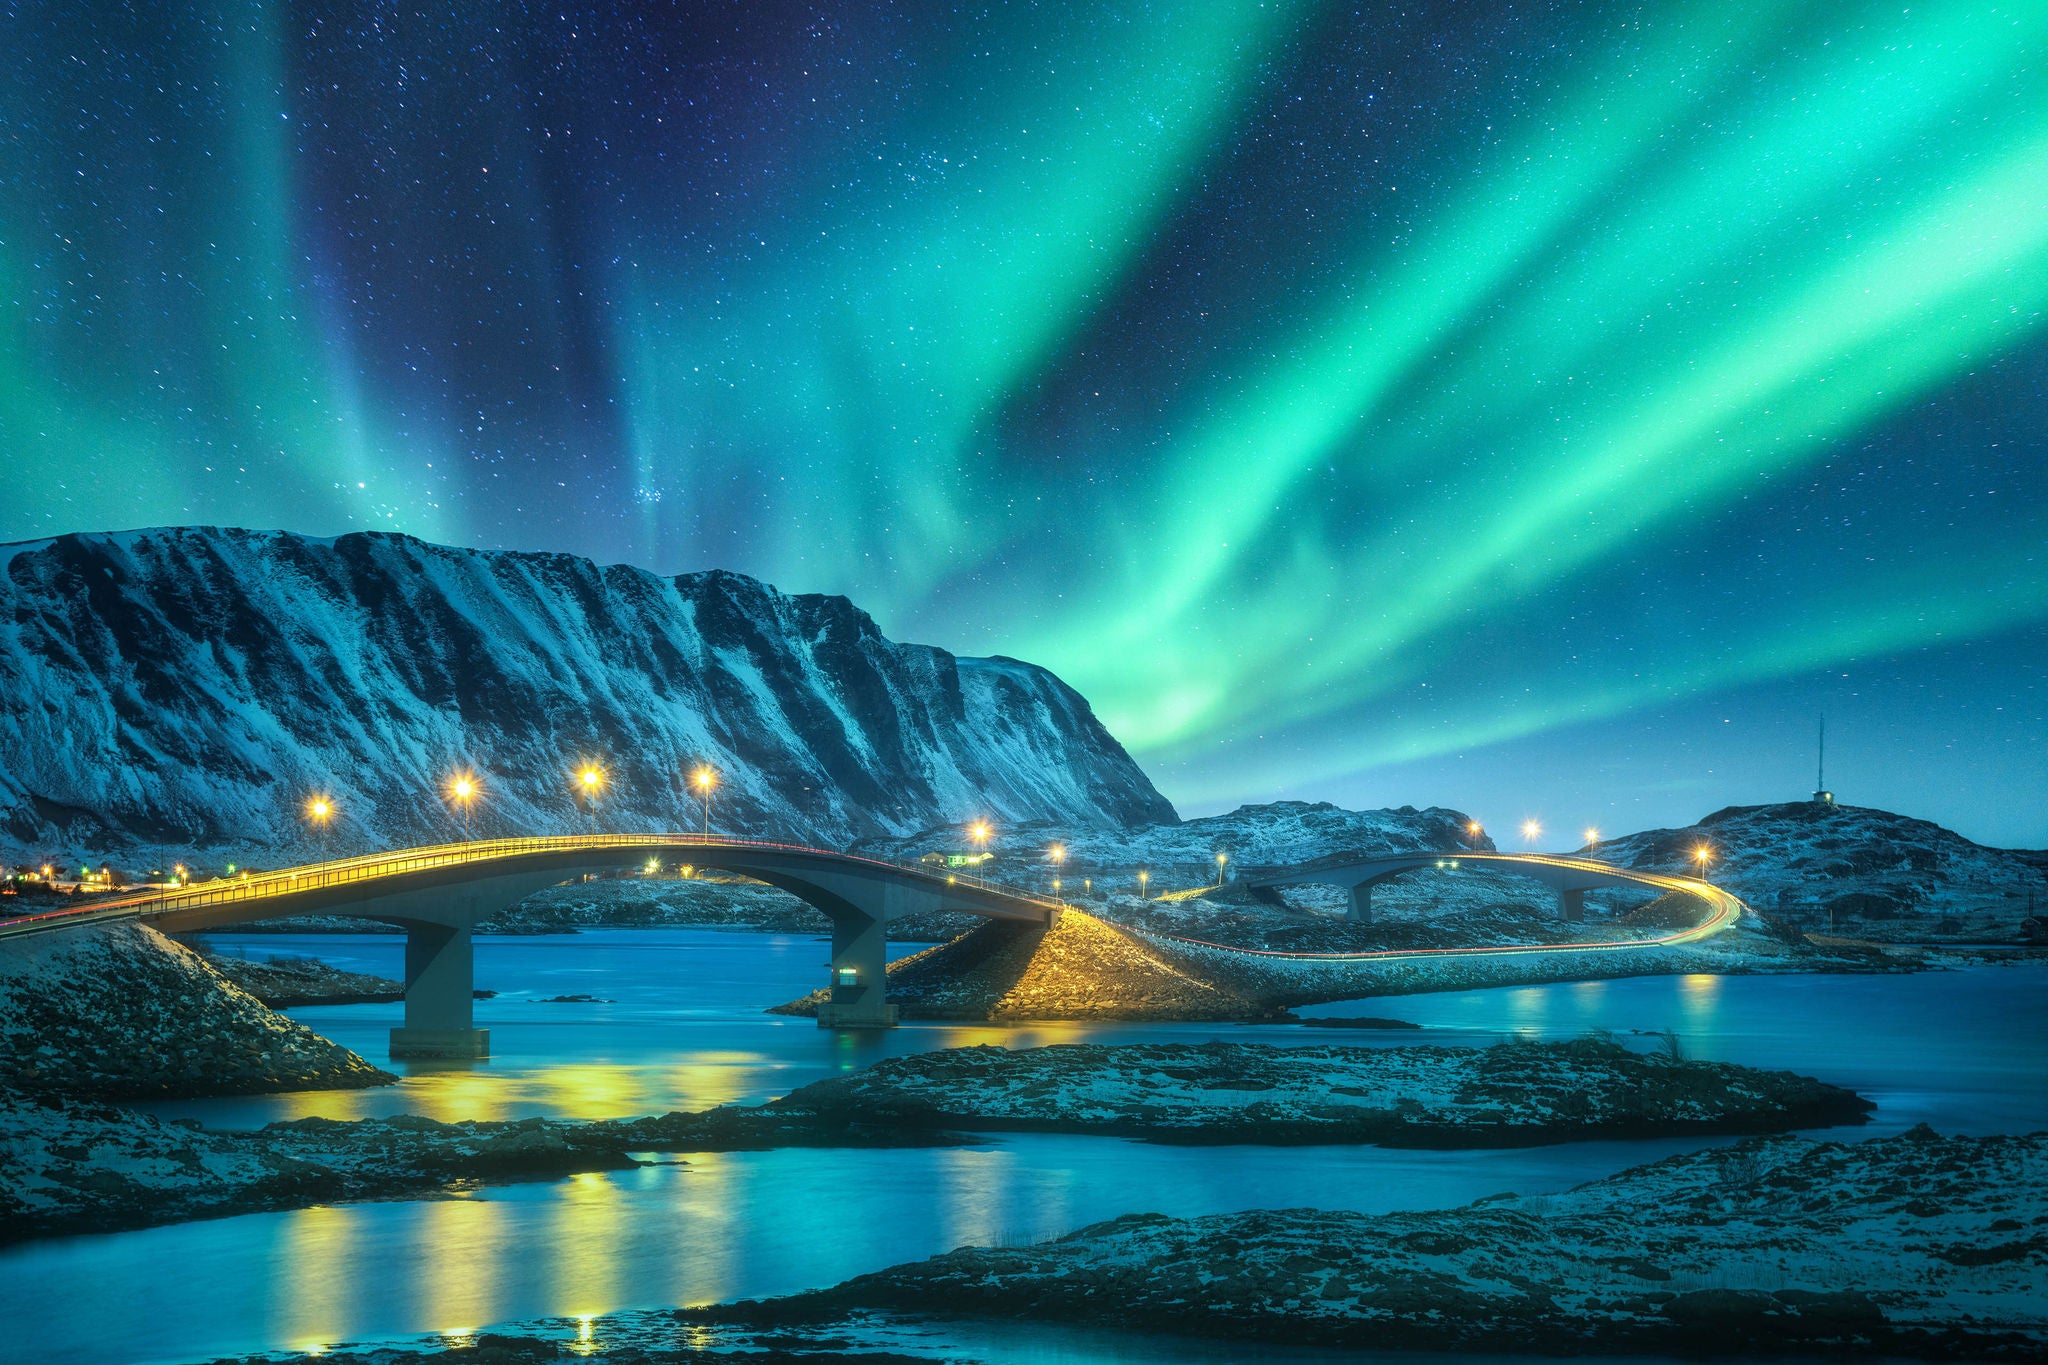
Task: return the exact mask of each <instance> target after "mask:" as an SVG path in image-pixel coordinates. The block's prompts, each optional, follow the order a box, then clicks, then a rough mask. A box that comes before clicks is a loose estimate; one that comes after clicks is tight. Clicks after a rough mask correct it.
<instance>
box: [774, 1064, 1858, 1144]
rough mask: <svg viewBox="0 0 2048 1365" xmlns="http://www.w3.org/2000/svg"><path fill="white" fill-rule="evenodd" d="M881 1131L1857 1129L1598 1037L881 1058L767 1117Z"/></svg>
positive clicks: (1792, 1079) (1188, 1133)
mask: <svg viewBox="0 0 2048 1365" xmlns="http://www.w3.org/2000/svg"><path fill="white" fill-rule="evenodd" d="M763 1108H764V1110H767V1111H776V1112H780V1113H782V1114H785V1115H790V1116H794V1115H797V1114H802V1113H809V1114H812V1115H815V1116H816V1118H817V1120H818V1121H819V1122H821V1123H826V1124H833V1125H837V1124H843V1123H860V1124H865V1125H869V1126H871V1127H874V1128H880V1129H886V1130H909V1131H942V1132H953V1131H961V1132H977V1133H995V1132H1061V1133H1089V1134H1097V1135H1102V1136H1113V1137H1127V1138H1142V1139H1145V1140H1147V1141H1152V1142H1171V1143H1181V1144H1203V1145H1210V1144H1233V1143H1259V1144H1274V1145H1291V1144H1303V1143H1329V1142H1343V1143H1374V1144H1378V1145H1381V1146H1392V1147H1414V1148H1429V1149H1435V1150H1453V1149H1459V1148H1482V1147H1519V1146H1530V1145H1538V1144H1543V1143H1553V1142H1571V1141H1580V1140H1587V1139H1596V1138H1643V1137H1673V1136H1686V1135H1699V1134H1714V1135H1746V1134H1753V1133H1779V1132H1786V1131H1789V1130H1791V1129H1797V1128H1818V1127H1826V1126H1831V1125H1835V1124H1847V1123H1862V1122H1864V1121H1865V1120H1866V1119H1867V1118H1868V1116H1869V1114H1870V1111H1871V1110H1872V1109H1873V1108H1875V1106H1874V1105H1872V1104H1871V1102H1870V1101H1868V1100H1866V1099H1863V1098H1862V1097H1861V1096H1859V1095H1857V1094H1855V1093H1854V1092H1852V1091H1849V1090H1844V1089H1842V1088H1840V1087H1838V1086H1832V1085H1828V1084H1826V1083H1825V1082H1822V1081H1817V1080H1814V1079H1813V1078H1811V1077H1808V1076H1800V1075H1796V1074H1794V1073H1792V1072H1789V1071H1763V1070H1758V1069H1756V1068H1753V1067H1745V1066H1735V1065H1732V1064H1729V1063H1725V1062H1692V1061H1683V1060H1678V1059H1676V1058H1674V1057H1671V1056H1668V1055H1666V1054H1663V1053H1642V1052H1634V1051H1631V1050H1629V1049H1628V1048H1626V1047H1623V1046H1622V1045H1621V1044H1619V1043H1617V1042H1614V1041H1612V1040H1610V1039H1605V1038H1581V1039H1577V1040H1574V1041H1570V1042H1557V1043H1538V1042H1509V1043H1501V1044H1498V1045H1496V1046H1493V1047H1487V1048H1469V1047H1437V1046H1432V1045H1429V1044H1421V1045H1416V1046H1408V1047H1347V1046H1342V1045H1334V1044H1323V1045H1310V1046H1301V1047H1270V1046H1267V1045H1265V1044H1262V1043H1199V1044H1186V1043H1162V1044H1123V1045H1102V1044H1095V1043H1059V1044H1054V1045H1052V1046H1048V1047H1036V1048H1027V1049H1021V1050H1019V1051H1015V1052H1012V1051H1008V1050H1006V1049H1004V1048H1000V1047H987V1046H984V1047H970V1048H952V1049H948V1050H946V1051H943V1052H925V1053H917V1054H914V1055H912V1056H908V1057H892V1058H888V1059H886V1060H884V1061H880V1062H877V1063H875V1064H874V1065H873V1066H871V1067H868V1068H867V1069H865V1070H863V1071H859V1072H856V1073H854V1074H852V1075H849V1076H838V1077H834V1078H832V1079H830V1080H824V1081H818V1082H816V1083H814V1084H811V1085H807V1086H804V1087H803V1088H802V1089H800V1090H797V1091H794V1092H792V1093H791V1094H789V1095H787V1096H785V1097H784V1098H782V1099H780V1100H776V1101H774V1102H773V1103H771V1104H769V1105H766V1106H763Z"/></svg>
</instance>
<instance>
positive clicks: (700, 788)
mask: <svg viewBox="0 0 2048 1365" xmlns="http://www.w3.org/2000/svg"><path fill="white" fill-rule="evenodd" d="M690 784H691V785H692V786H694V787H695V788H696V789H697V794H698V795H700V796H702V797H703V798H704V837H705V838H706V839H709V838H710V837H711V791H712V788H714V787H716V786H717V785H718V773H717V771H716V770H714V769H713V768H711V767H710V766H709V765H708V764H706V765H703V766H700V767H699V768H698V769H697V771H696V772H694V773H692V774H690Z"/></svg>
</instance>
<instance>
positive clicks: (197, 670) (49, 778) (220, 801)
mask: <svg viewBox="0 0 2048 1365" xmlns="http://www.w3.org/2000/svg"><path fill="white" fill-rule="evenodd" d="M0 703H4V704H5V706H6V708H7V711H8V713H9V715H10V716H11V717H12V718H13V719H14V722H15V723H14V724H12V725H9V726H6V727H4V728H0V838H4V839H5V840H6V841H7V842H9V843H11V844H14V845H16V846H17V847H19V848H22V849H31V848H41V849H43V850H45V851H52V850H54V849H55V848H62V849H64V850H66V851H81V852H87V853H91V854H94V855H95V856H97V855H99V854H116V855H119V856H124V857H132V856H137V855H150V856H155V855H162V856H165V857H170V856H176V855H178V854H181V853H187V852H190V853H195V854H203V853H215V854H219V855H221V856H226V857H234V856H236V855H240V856H241V858H242V860H244V861H257V860H262V859H291V860H299V859H305V858H311V857H314V856H318V855H319V853H320V852H321V849H322V847H323V843H324V844H325V845H326V846H327V847H328V848H329V849H330V850H331V851H332V852H335V853H340V852H343V851H348V850H349V849H351V848H353V847H359V846H365V845H368V844H373V843H374V844H383V845H387V846H389V845H396V844H403V843H417V842H427V841H433V840H439V839H445V838H450V837H460V835H461V834H462V832H463V827H462V821H461V819H460V815H459V812H457V811H456V810H454V809H453V808H451V806H450V805H449V803H448V802H447V801H446V800H445V799H444V797H443V795H442V787H443V785H444V783H445V782H446V781H447V780H448V779H449V777H450V776H452V774H453V773H454V772H456V771H457V770H459V769H463V768H474V769H476V770H477V771H478V775H479V781H480V783H481V790H482V799H481V800H479V801H478V802H477V804H476V807H475V810H474V814H473V818H472V821H471V827H472V828H473V829H474V830H475V832H477V833H480V834H481V833H486V832H501V831H502V832H511V831H519V832H527V831H532V832H551V831H574V830H578V829H584V828H591V827H593V826H596V825H599V824H601V825H603V826H604V827H607V828H613V827H615V828H622V829H632V828H650V827H664V828H674V827H678V826H681V827H684V828H687V827H690V826H691V825H695V824H697V823H699V822H700V821H701V819H702V810H701V803H700V802H699V801H698V800H697V799H696V797H695V796H694V794H693V793H692V792H691V791H690V790H689V789H688V787H687V785H686V784H687V773H688V771H690V770H691V769H694V767H695V766H697V765H698V764H700V763H708V764H710V765H711V766H712V767H714V768H715V769H717V770H718V771H719V772H720V774H721V784H720V786H719V787H718V789H717V790H716V791H715V793H714V795H713V801H712V812H711V816H712V822H713V826H714V828H717V829H723V830H724V831H726V832H728V833H747V834H762V835H778V836H782V837H798V838H803V839H806V840H810V841H817V842H825V843H834V844H836V843H840V842H844V841H847V840H850V839H852V838H856V837H860V836H862V835H874V834H884V833H896V832H908V831H909V830H911V829H915V828H921V827H923V826H925V825H928V824H932V823H936V822H939V821H942V820H960V819H966V818H971V817H973V816H976V815H983V814H986V815H992V816H996V817H998V818H1004V819H1033V818H1057V819H1062V820H1072V821H1075V822H1078V823H1082V824H1088V825H1103V826H1108V827H1121V826H1124V825H1128V824H1133V823H1142V824H1151V823H1159V822H1172V821H1176V820H1177V819H1178V816H1177V815H1176V814H1175V813H1174V811H1173V808H1172V806H1171V805H1170V804H1169V803H1168V802H1167V801H1166V799H1165V798H1164V797H1162V796H1161V795H1160V794H1159V793H1158V792H1157V790H1155V789H1154V788H1153V787H1152V785H1151V783H1150V781H1149V780H1148V779H1147V778H1146V777H1145V775H1144V774H1143V772H1142V771H1140V770H1139V769H1138V767H1137V765H1136V764H1135V763H1133V762H1132V761H1131V759H1130V757H1129V755H1128V754H1127V753H1125V752H1124V750H1123V748H1122V746H1121V745H1120V744H1118V743H1117V741H1116V740H1115V738H1114V737H1113V736H1111V735H1110V734H1109V733H1108V731H1107V730H1106V729H1104V728H1103V727H1102V725H1101V722H1100V721H1099V720H1097V719H1096V717H1095V715H1094V712H1093V710H1092V709H1091V708H1090V707H1089V705H1088V703H1087V701H1086V699H1085V698H1083V697H1081V696H1080V694H1079V693H1076V692H1075V691H1074V690H1073V689H1072V688H1070V687H1068V686H1067V685H1066V684H1065V683H1063V682H1061V681H1060V680H1059V679H1058V678H1057V677H1055V676H1054V675H1053V674H1051V673H1050V672H1048V671H1047V670H1044V669H1042V668H1038V667H1036V666H1034V665H1031V664H1027V663H1023V662H1021V661H1016V660H1011V659H1007V658H1001V659H995V660H983V659H976V658H972V657H962V656H956V655H954V654H952V653H950V652H948V651H946V650H943V649H939V648H936V647H934V646H928V645H917V644H903V643H897V642H892V641H890V640H888V639H887V638H886V637H885V636H884V635H883V634H882V632H881V630H880V628H879V626H878V625H877V624H876V623H875V621H874V619H873V618H872V617H871V616H869V615H868V614H867V613H866V612H864V611H862V610H861V609H860V608H859V607H858V606H856V605H855V604H854V603H853V602H852V601H851V600H850V599H848V598H845V597H842V596H838V595H834V594H825V593H806V594H786V593H782V592H780V591H778V590H776V589H775V588H773V587H772V586H770V585H768V584H765V583H762V582H760V581H759V580H756V579H752V578H749V577H747V576H745V575H743V574H737V573H733V572H731V571H729V570H719V569H713V570H704V571H699V572H696V573H688V574H678V575H674V576H670V577H662V576H660V575H657V574H654V573H652V572H650V571H648V570H644V569H639V568H636V567H634V566H630V565H608V566H607V565H598V564H596V563H594V562H593V561H590V560H587V559H582V558H580V557H578V556H574V555H567V554H559V553H553V552H546V551H486V550H468V549H462V548H459V547H450V546H439V545H434V544H431V543H429V542H426V541H422V540H418V539H416V538H414V537H411V536H406V535H402V534H398V533H394V532H379V531H370V532H351V533H348V534H345V535H340V536H333V537H312V536H301V535H298V534H296V533H294V532H290V531H255V530H246V529H242V528H232V527H229V528H222V527H167V528H147V529H142V530H136V531H126V532H102V533H73V534H69V535H64V536H55V537H49V538H46V539H43V540H36V541H23V542H17V543H15V544H12V545H7V546H0ZM586 763H587V764H594V765H597V766H598V767H600V768H601V769H603V770H604V772H605V775H606V780H605V784H604V786H603V788H602V789H601V792H600V795H599V797H598V800H597V806H596V810H595V812H592V811H591V810H589V809H588V808H585V807H583V806H581V805H579V804H578V798H577V797H576V796H575V795H574V794H573V793H572V791H571V788H570V773H571V771H572V770H573V769H575V768H576V767H578V766H580V765H582V764H586ZM315 792H319V793H322V794H326V795H328V796H329V797H330V799H331V800H332V801H333V802H334V808H335V810H336V813H337V819H336V823H335V827H334V828H333V830H332V831H330V832H329V836H328V838H327V839H325V840H323V838H322V836H321V833H320V832H319V831H317V830H315V829H313V828H311V827H309V826H308V825H307V824H306V823H305V821H304V820H303V818H302V814H301V812H302V809H303V803H304V801H305V800H306V799H307V798H308V797H309V796H311V795H312V794H314V793H315Z"/></svg>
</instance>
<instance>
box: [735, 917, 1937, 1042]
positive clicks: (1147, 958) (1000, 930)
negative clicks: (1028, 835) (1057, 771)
mask: <svg viewBox="0 0 2048 1365" xmlns="http://www.w3.org/2000/svg"><path fill="white" fill-rule="evenodd" d="M1281 919H1282V916H1281V915H1280V914H1279V913H1277V912H1276V914H1275V917H1274V922H1275V923H1279V922H1281ZM1681 927H1682V926H1681ZM1667 932H1668V930H1667ZM1840 970H1857V971H1871V970H1889V971H1907V970H1912V964H1908V963H1901V962H1893V961H1889V960H1886V961H1884V962H1880V963H1872V962H1870V961H1868V960H1865V959H1862V958H1857V959H1855V960H1853V961H1852V960H1849V959H1848V958H1842V959H1839V960H1838V959H1837V958H1836V957H1831V956H1828V955H1826V954H1823V953H1820V952H1817V951H1814V950H1811V949H1807V948H1803V947H1795V946H1793V945H1789V944H1786V943H1783V942H1781V941H1779V940H1778V939H1775V938H1772V937H1770V936H1769V935H1767V934H1764V933H1761V932H1758V931H1756V930H1755V929H1754V928H1753V927H1752V926H1750V925H1748V924H1747V923H1744V924H1741V925H1738V926H1736V927H1735V928H1733V929H1730V930H1727V931H1725V932H1723V933H1721V934H1718V935H1716V936H1715V937H1713V938H1710V939H1707V940H1705V941H1703V942H1700V943H1693V944H1685V945H1681V946H1677V947H1649V946H1646V947H1641V948H1633V947H1624V948H1614V949H1599V950H1590V951H1549V952H1545V951H1539V950H1537V949H1535V948H1532V950H1531V951H1529V952H1526V953H1522V952H1506V953H1473V954H1466V955H1459V954H1449V955H1438V956H1427V957H1404V958H1383V959H1358V960H1343V959H1329V958H1314V957H1284V956H1260V955H1256V954H1252V953H1246V952H1240V951H1232V949H1231V948H1227V947H1210V946H1204V945H1203V944H1199V943H1192V942H1188V941H1185V940H1183V939H1177V938H1168V937H1164V936H1159V935H1155V934H1152V933H1147V932H1145V931H1143V930H1140V929H1136V928H1132V927H1129V926H1126V925H1122V924H1115V923H1111V922H1109V921H1107V920H1103V919H1098V918H1096V917H1094V916H1092V915H1089V914H1086V913H1084V912H1082V911H1080V910H1076V909H1074V908H1072V907H1068V908H1067V909H1066V910H1064V911H1062V912H1061V913H1060V916H1059V919H1058V922H1057V923H1055V924H1054V925H1053V927H1052V928H1051V929H1049V930H1040V929H1038V928H1036V927H1034V926H1026V925H1017V924H1011V923H1004V922H989V923H985V924H983V925H981V926H980V927H978V928H976V929H974V930H973V931H971V932H969V933H967V934H963V935H962V936H961V937H959V938H957V939H954V940H952V941H951V942H948V943H942V944H940V945H938V946H937V947H935V948H930V949H927V950H926V951H924V952H921V953H916V954H913V955H912V956H910V957H906V958H902V959H900V960H898V961H896V962H892V963H890V964H889V988H888V989H889V998H890V1000H892V1001H894V1002H895V1004H896V1007H897V1010H898V1011H899V1013H900V1014H901V1016H902V1017H903V1018H906V1019H973V1020H985V1021H990V1022H1022V1021H1025V1020H1035V1019H1105V1020H1106V1019H1120V1020H1242V1021H1251V1020H1263V1019H1274V1018H1283V1017H1286V1015H1287V1012H1288V1011H1289V1010H1290V1009H1292V1008H1294V1007H1295V1006H1298V1005H1313V1004H1320V1003H1323V1002H1325V1001H1332V1000H1359V999H1364V998H1366V997H1368V996H1376V995H1406V994H1413V993H1416V992H1421V991H1446V990H1472V989H1477V988H1481V987H1486V986H1519V985H1533V984H1541V983H1544V982H1552V981H1588V980H1599V979H1604V978H1611V977H1623V976H1657V975H1667V974H1672V973H1685V972H1710V973H1750V972H1799V971H1840ZM823 999H824V992H822V991H819V992H814V993H813V994H811V995H808V996H805V997H804V998H802V999H800V1000H793V1001H790V1002H789V1003H787V1004H784V1005H778V1006H776V1007H775V1009H774V1012H775V1013H779V1014H797V1015H815V1014H816V1013H817V1010H818V1005H819V1003H820V1002H821V1001H822V1000H823Z"/></svg>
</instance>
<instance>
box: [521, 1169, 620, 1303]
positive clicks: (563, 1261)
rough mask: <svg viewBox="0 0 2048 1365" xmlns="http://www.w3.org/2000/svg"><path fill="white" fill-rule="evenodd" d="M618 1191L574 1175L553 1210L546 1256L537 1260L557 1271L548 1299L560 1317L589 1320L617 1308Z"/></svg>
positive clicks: (605, 1180) (596, 1175)
mask: <svg viewBox="0 0 2048 1365" xmlns="http://www.w3.org/2000/svg"><path fill="white" fill-rule="evenodd" d="M623 1203H624V1201H623V1200H622V1199H621V1198H620V1195H619V1187H618V1186H617V1185H616V1184H614V1183H613V1182H612V1179H611V1177H610V1176H609V1175H606V1174H603V1173H601V1172H591V1173H589V1174H585V1175H572V1176H570V1177H569V1179H568V1180H567V1181H565V1182H564V1183H563V1185H562V1186H561V1190H560V1193H559V1195H558V1197H557V1198H556V1199H555V1201H554V1203H553V1205H552V1206H551V1209H550V1212H551V1214H552V1217H551V1218H550V1219H549V1220H548V1232H547V1239H546V1248H547V1251H546V1254H544V1255H542V1256H541V1257H539V1260H540V1261H541V1262H542V1263H543V1264H544V1265H547V1266H549V1267H551V1268H552V1269H553V1270H554V1272H555V1283H554V1285H553V1286H552V1287H551V1289H550V1291H549V1292H550V1296H551V1298H552V1300H553V1302H555V1303H556V1304H559V1305H561V1311H560V1315H561V1316H568V1317H579V1318H590V1317H594V1316H596V1315H598V1314H601V1313H604V1312H606V1311H608V1310H610V1309H611V1308H613V1307H615V1306H616V1305H617V1304H618V1303H619V1279H618V1268H619V1267H618V1236H617V1233H618V1226H619V1223H620V1221H621V1219H622V1217H623V1207H622V1206H623Z"/></svg>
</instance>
